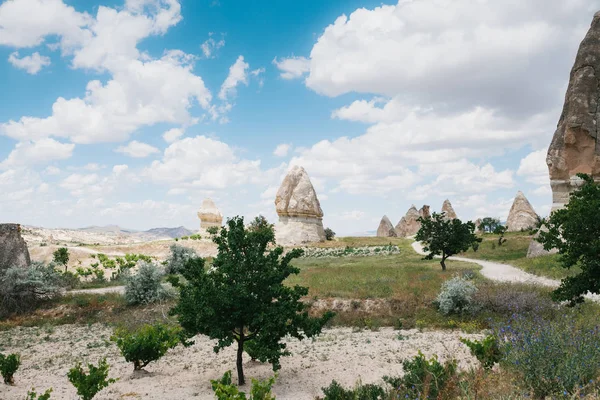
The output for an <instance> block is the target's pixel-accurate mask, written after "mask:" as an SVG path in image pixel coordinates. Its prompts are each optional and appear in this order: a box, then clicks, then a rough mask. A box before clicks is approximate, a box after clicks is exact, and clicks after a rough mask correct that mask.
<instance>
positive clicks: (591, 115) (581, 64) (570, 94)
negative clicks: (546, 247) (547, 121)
mask: <svg viewBox="0 0 600 400" xmlns="http://www.w3.org/2000/svg"><path fill="white" fill-rule="evenodd" d="M599 99H600V12H598V13H596V15H594V19H593V21H592V24H591V27H590V29H589V31H588V33H587V35H586V36H585V38H584V39H583V41H582V42H581V44H580V45H579V50H578V52H577V56H576V57H575V64H574V65H573V68H572V69H571V74H570V79H569V85H568V87H567V93H566V95H565V103H564V106H563V110H562V113H561V116H560V120H559V121H558V126H557V129H556V131H555V132H554V136H553V138H552V142H551V143H550V147H549V148H548V155H547V157H546V163H547V164H548V171H549V173H550V185H551V187H552V211H554V210H557V209H559V208H562V207H563V206H564V205H565V204H566V203H568V201H569V196H570V194H571V192H573V190H575V189H576V188H577V187H578V186H579V185H580V184H581V183H582V182H581V179H579V178H578V177H577V174H578V173H585V174H589V175H591V176H592V177H593V178H594V179H595V180H596V181H598V180H600V145H598V143H597V139H598V130H599V129H600V127H599V126H598V124H599V123H600V107H599V104H598V103H599Z"/></svg>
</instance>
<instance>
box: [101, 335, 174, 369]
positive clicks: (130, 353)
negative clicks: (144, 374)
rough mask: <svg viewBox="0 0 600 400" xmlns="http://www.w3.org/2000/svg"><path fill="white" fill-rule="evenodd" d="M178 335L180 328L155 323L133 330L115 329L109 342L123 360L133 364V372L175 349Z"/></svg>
mask: <svg viewBox="0 0 600 400" xmlns="http://www.w3.org/2000/svg"><path fill="white" fill-rule="evenodd" d="M180 333H181V328H180V327H176V326H168V325H164V324H160V323H157V324H154V325H144V326H142V327H140V328H138V329H135V330H129V329H126V328H117V329H116V330H115V332H114V334H113V335H112V336H111V338H110V340H112V341H113V342H115V343H116V344H117V347H118V348H119V350H121V354H122V355H123V357H125V360H126V361H127V362H132V363H133V370H134V371H139V370H141V369H142V368H144V367H145V366H146V365H148V364H149V363H151V362H152V361H156V360H159V359H160V358H161V357H162V356H164V355H165V354H166V353H167V351H168V350H169V349H172V348H174V347H176V346H177V344H178V343H179V342H180Z"/></svg>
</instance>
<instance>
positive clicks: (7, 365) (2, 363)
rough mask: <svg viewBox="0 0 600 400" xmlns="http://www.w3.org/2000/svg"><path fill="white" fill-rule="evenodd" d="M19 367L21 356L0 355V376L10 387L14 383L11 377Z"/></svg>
mask: <svg viewBox="0 0 600 400" xmlns="http://www.w3.org/2000/svg"><path fill="white" fill-rule="evenodd" d="M20 365H21V356H20V355H18V354H9V355H8V356H5V355H4V354H0V374H1V375H2V378H4V383H6V384H7V385H12V384H13V383H15V381H14V379H13V375H14V374H15V372H17V370H18V369H19V366H20Z"/></svg>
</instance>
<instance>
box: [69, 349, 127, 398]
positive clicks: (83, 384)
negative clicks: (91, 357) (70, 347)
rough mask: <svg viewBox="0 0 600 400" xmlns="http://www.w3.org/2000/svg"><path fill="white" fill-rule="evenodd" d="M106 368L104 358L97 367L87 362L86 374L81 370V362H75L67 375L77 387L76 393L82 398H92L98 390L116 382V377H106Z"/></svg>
mask: <svg viewBox="0 0 600 400" xmlns="http://www.w3.org/2000/svg"><path fill="white" fill-rule="evenodd" d="M108 369H109V365H108V363H107V362H106V358H105V359H103V360H100V362H99V363H98V366H97V367H96V366H95V365H93V364H88V370H89V373H88V374H86V373H85V372H84V371H83V368H82V367H81V363H77V365H75V366H74V367H73V368H71V369H70V370H69V373H68V374H67V377H68V378H69V381H70V382H71V383H72V384H73V386H75V389H77V394H78V395H79V397H81V399H82V400H92V399H93V398H94V396H96V394H97V393H98V392H99V391H101V390H102V389H104V388H105V387H108V385H110V384H111V383H114V382H116V379H108Z"/></svg>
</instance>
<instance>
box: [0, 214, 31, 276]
mask: <svg viewBox="0 0 600 400" xmlns="http://www.w3.org/2000/svg"><path fill="white" fill-rule="evenodd" d="M30 264H31V259H30V258H29V250H28V249H27V243H25V240H23V238H22V237H21V226H20V225H19V224H0V271H3V270H5V269H7V268H10V267H19V268H26V267H28V266H29V265H30Z"/></svg>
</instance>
